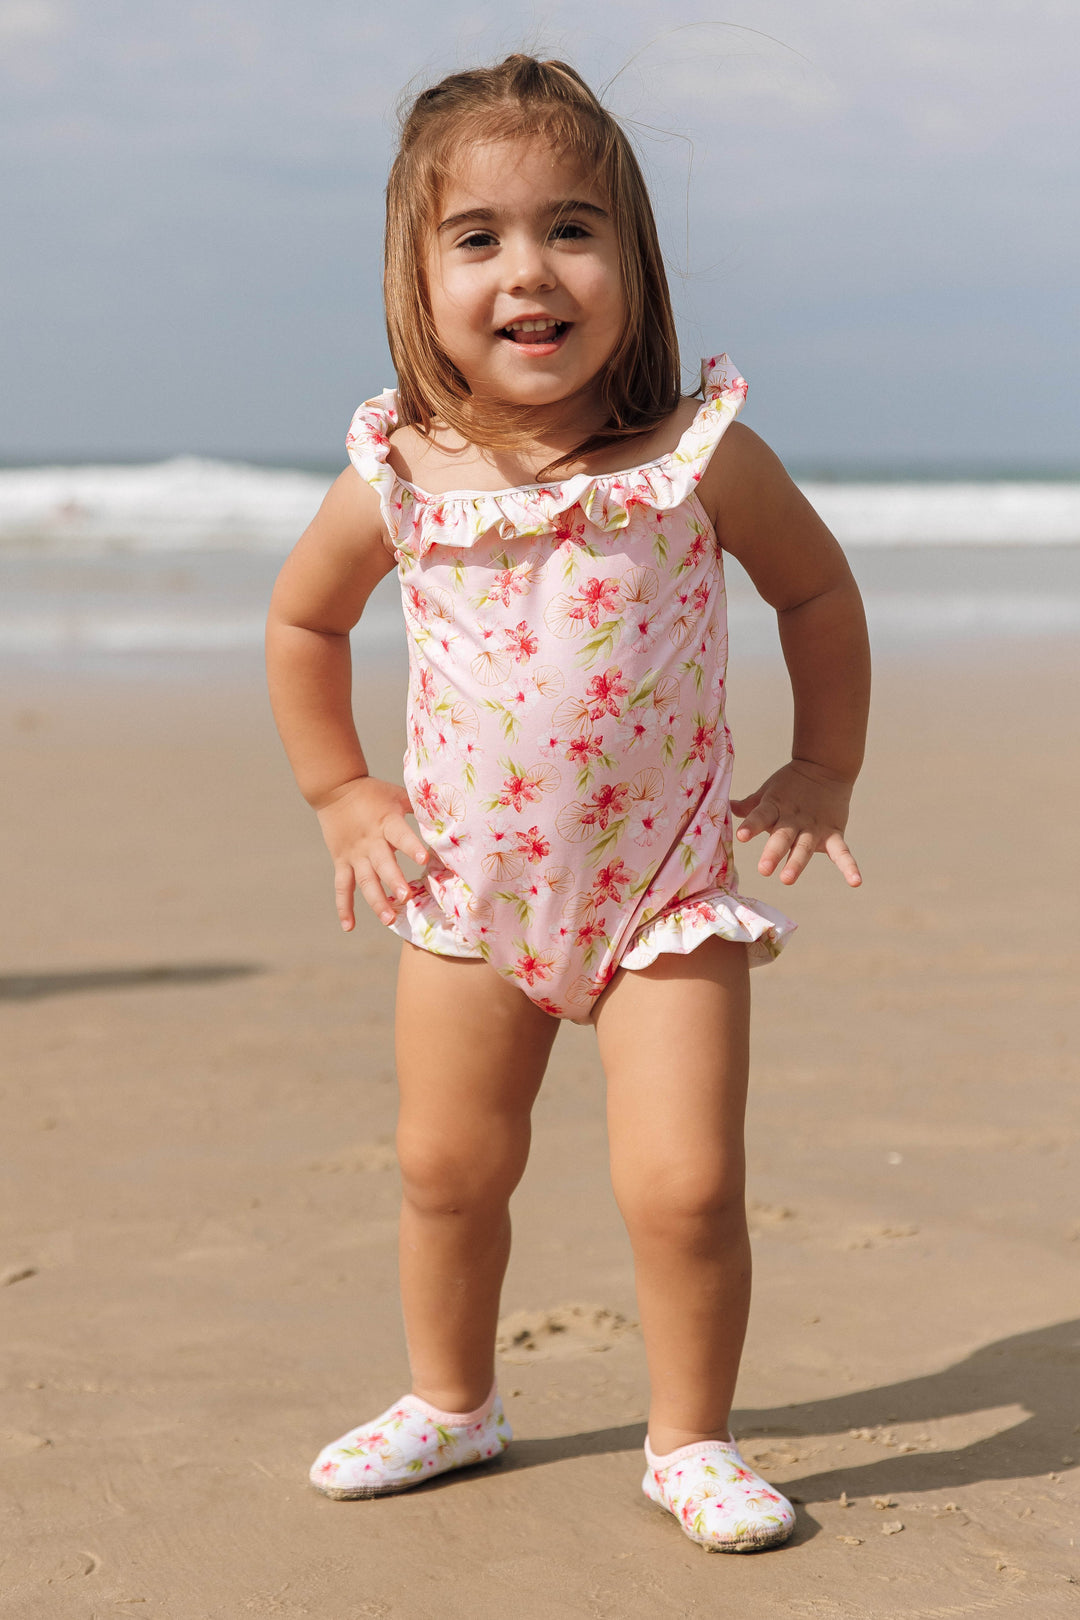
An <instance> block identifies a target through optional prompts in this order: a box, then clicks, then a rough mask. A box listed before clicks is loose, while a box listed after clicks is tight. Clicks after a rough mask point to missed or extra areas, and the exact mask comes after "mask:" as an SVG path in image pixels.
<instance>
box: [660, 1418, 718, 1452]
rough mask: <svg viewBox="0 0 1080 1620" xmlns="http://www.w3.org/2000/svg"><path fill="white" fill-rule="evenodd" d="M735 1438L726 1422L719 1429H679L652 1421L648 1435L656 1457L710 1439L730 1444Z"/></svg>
mask: <svg viewBox="0 0 1080 1620" xmlns="http://www.w3.org/2000/svg"><path fill="white" fill-rule="evenodd" d="M733 1438H734V1437H733V1435H732V1433H731V1430H730V1428H729V1426H728V1425H727V1424H726V1423H725V1424H723V1425H722V1426H721V1427H720V1428H718V1429H677V1428H673V1427H672V1426H671V1425H670V1424H667V1423H650V1424H649V1432H648V1434H647V1436H646V1440H647V1442H648V1446H649V1449H650V1451H651V1452H652V1453H653V1455H654V1456H655V1457H667V1456H669V1455H670V1453H671V1452H673V1451H678V1450H680V1448H681V1447H682V1446H695V1445H700V1444H702V1443H703V1442H704V1441H708V1440H723V1441H726V1442H728V1443H729V1444H730V1443H731V1442H732V1440H733Z"/></svg>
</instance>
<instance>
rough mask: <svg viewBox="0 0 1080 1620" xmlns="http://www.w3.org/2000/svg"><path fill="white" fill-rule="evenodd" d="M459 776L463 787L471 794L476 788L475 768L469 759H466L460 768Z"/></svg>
mask: <svg viewBox="0 0 1080 1620" xmlns="http://www.w3.org/2000/svg"><path fill="white" fill-rule="evenodd" d="M461 776H462V780H463V781H464V783H465V786H466V787H467V788H468V790H469V792H470V793H472V792H473V790H474V789H475V787H476V766H475V765H474V764H473V762H472V760H471V759H467V760H466V761H465V764H464V766H463V767H462V771H461Z"/></svg>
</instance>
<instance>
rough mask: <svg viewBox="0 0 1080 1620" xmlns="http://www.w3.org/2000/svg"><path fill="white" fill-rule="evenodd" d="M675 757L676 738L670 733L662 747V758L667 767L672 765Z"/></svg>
mask: <svg viewBox="0 0 1080 1620" xmlns="http://www.w3.org/2000/svg"><path fill="white" fill-rule="evenodd" d="M674 755H675V739H674V737H673V736H672V735H671V733H670V731H669V732H668V734H667V736H666V737H665V738H664V741H663V743H662V744H661V746H660V758H661V759H662V760H663V762H664V764H665V765H670V764H671V761H672V759H673V758H674Z"/></svg>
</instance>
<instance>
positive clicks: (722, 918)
mask: <svg viewBox="0 0 1080 1620" xmlns="http://www.w3.org/2000/svg"><path fill="white" fill-rule="evenodd" d="M795 928H796V924H795V923H793V922H792V921H791V918H790V917H785V916H784V914H783V912H782V911H777V910H775V908H774V907H773V906H767V905H765V903H764V902H763V901H761V900H751V899H749V898H748V897H746V896H744V895H741V894H733V893H732V892H731V891H730V890H725V889H716V890H714V891H713V892H712V893H711V894H702V895H695V896H694V898H693V899H692V900H681V901H679V902H678V903H677V904H676V905H674V906H672V907H671V908H670V909H669V910H668V911H665V912H663V913H661V915H660V916H659V917H653V918H651V919H650V920H649V921H648V922H647V923H643V924H642V926H641V927H640V928H639V929H637V931H636V932H635V934H634V935H633V938H632V940H631V942H630V946H629V949H628V950H626V951H624V952H623V954H622V956H620V958H619V966H620V967H624V968H645V967H649V966H651V964H652V963H653V962H655V961H656V958H657V957H658V956H662V955H665V954H668V955H676V956H689V954H690V952H691V951H693V950H696V949H697V947H698V946H699V945H700V944H701V943H702V941H703V940H706V939H730V940H732V941H736V942H739V943H742V944H744V945H746V946H747V953H746V954H747V958H748V960H749V963H750V966H751V967H760V966H761V964H762V963H763V962H771V961H772V960H773V959H774V958H775V957H777V956H779V955H780V952H781V951H782V950H783V948H784V945H785V943H786V942H787V939H788V937H789V935H791V934H793V933H794V931H795Z"/></svg>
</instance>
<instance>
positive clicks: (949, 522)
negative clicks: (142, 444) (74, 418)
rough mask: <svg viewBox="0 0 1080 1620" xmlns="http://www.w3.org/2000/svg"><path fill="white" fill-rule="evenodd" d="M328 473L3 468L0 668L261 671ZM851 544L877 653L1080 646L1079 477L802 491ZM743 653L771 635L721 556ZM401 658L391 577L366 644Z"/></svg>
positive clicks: (821, 485)
mask: <svg viewBox="0 0 1080 1620" xmlns="http://www.w3.org/2000/svg"><path fill="white" fill-rule="evenodd" d="M332 477H333V473H332V472H323V473H319V472H312V471H304V470H297V469H293V468H288V467H260V466H253V465H247V464H243V463H238V462H225V461H214V460H208V459H200V458H196V457H187V456H185V457H178V458H176V459H173V460H169V461H163V462H158V463H153V464H146V465H132V466H71V467H11V468H5V469H0V657H2V658H4V659H5V660H6V661H7V660H12V659H15V660H19V661H21V662H25V661H29V662H31V663H39V662H41V661H45V662H46V663H47V664H48V665H49V666H50V667H54V668H58V669H79V668H83V667H90V666H99V665H105V666H107V667H108V668H109V669H110V670H114V671H116V672H119V673H122V672H124V671H130V672H132V673H138V672H141V671H143V670H145V669H146V668H148V667H158V668H160V669H162V670H166V671H168V670H181V671H182V670H183V669H185V668H188V669H191V668H193V667H194V666H195V664H198V665H199V666H200V667H204V665H205V660H206V658H208V657H211V655H213V654H215V653H222V654H224V653H231V654H251V655H254V654H255V653H256V652H257V650H258V648H259V647H260V645H261V639H262V625H263V619H264V616H265V609H266V602H267V598H268V596H269V593H270V589H271V587H272V585H273V581H274V578H275V575H276V573H277V570H278V568H279V567H280V565H281V562H282V560H283V559H284V557H285V555H286V554H287V552H288V550H289V548H290V546H291V545H292V544H293V542H294V541H295V539H296V537H297V536H298V535H299V534H300V532H301V531H302V530H303V528H304V527H305V525H306V524H307V523H308V522H309V520H310V518H311V517H312V515H313V514H314V512H315V510H316V509H317V507H318V505H319V502H320V501H321V499H322V497H323V495H324V493H325V491H326V489H327V487H328V485H329V483H330V481H331V478H332ZM802 488H803V490H804V492H805V494H806V495H807V497H808V499H809V500H810V501H811V503H812V504H813V505H814V506H815V508H816V509H817V510H818V511H819V512H820V513H821V515H822V517H823V518H824V519H825V521H826V523H828V525H829V527H830V528H831V529H832V530H833V532H834V533H835V534H836V535H837V537H838V539H839V540H840V541H841V543H842V544H843V545H844V548H845V550H846V551H847V554H848V556H849V558H850V561H851V564H852V568H853V569H854V572H855V575H856V578H857V579H858V580H859V584H860V586H861V588H862V590H863V592H864V596H865V600H866V606H867V615H868V618H869V621H870V629H871V636H872V639H873V642H874V644H875V649H876V650H877V651H878V652H879V653H886V654H891V653H901V654H902V653H904V652H905V651H907V650H909V649H915V648H917V647H919V646H926V645H928V644H933V645H937V646H939V647H945V646H947V645H948V644H949V643H950V642H955V641H968V640H970V639H971V638H995V639H998V638H1000V639H1011V638H1016V637H1026V638H1033V637H1035V638H1040V637H1057V636H1071V635H1074V634H1075V633H1076V632H1077V631H1078V630H1080V480H1075V481H1073V480H1067V479H1062V480H1058V481H1036V480H1028V481H1025V480H1021V479H1004V478H1003V479H998V480H993V479H986V480H982V481H971V480H960V479H957V480H948V479H933V480H921V481H920V480H918V479H913V478H909V479H904V480H893V481H887V480H877V481H831V482H824V481H820V480H807V481H805V482H802ZM727 570H728V587H729V596H730V612H731V623H732V645H733V650H737V651H738V652H739V654H740V655H741V656H747V655H749V656H753V655H754V654H755V653H757V652H761V651H764V650H766V649H767V650H769V651H770V652H772V651H773V650H774V649H775V645H776V634H775V622H774V618H773V615H772V613H771V611H770V610H769V608H768V607H767V606H766V605H765V604H764V603H762V602H761V601H760V599H759V598H758V597H757V595H756V593H755V591H754V590H753V587H752V586H751V585H750V582H749V581H748V579H747V578H746V576H745V575H744V574H743V572H742V570H741V569H740V568H739V567H738V566H737V565H736V564H734V563H732V562H731V561H730V559H729V560H728V563H727ZM354 642H355V645H356V649H357V652H358V654H360V655H361V656H369V657H373V658H383V657H393V656H394V650H395V649H397V651H398V652H399V653H400V649H401V642H402V626H401V620H400V610H399V607H398V605H397V600H396V589H395V582H394V580H393V578H392V577H391V578H390V579H389V580H387V581H384V583H383V584H382V585H381V586H380V587H379V589H378V591H377V592H376V593H375V595H374V596H373V598H372V600H371V603H370V604H369V607H368V609H367V611H366V612H365V615H364V618H363V620H362V622H361V625H360V626H359V627H358V629H357V631H356V632H355V634H354Z"/></svg>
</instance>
